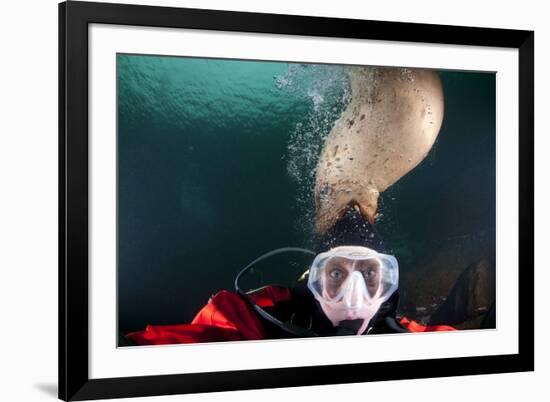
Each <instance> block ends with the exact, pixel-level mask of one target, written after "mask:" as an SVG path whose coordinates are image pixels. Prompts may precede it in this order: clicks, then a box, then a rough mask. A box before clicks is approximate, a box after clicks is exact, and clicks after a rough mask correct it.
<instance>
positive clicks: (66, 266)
mask: <svg viewBox="0 0 550 402" xmlns="http://www.w3.org/2000/svg"><path fill="white" fill-rule="evenodd" d="M91 23H99V24H118V25H133V26H149V27H171V28H192V29H201V30H217V31H230V32H235V31H241V32H256V33H271V34H286V35H306V36H322V37H333V38H355V39H375V40H386V41H403V42H422V43H439V44H455V45H472V46H488V47H507V48H515V49H517V50H518V51H519V97H518V107H519V132H518V135H519V149H518V152H519V233H518V239H519V261H518V269H519V268H521V269H519V273H518V276H519V283H518V287H519V334H518V337H519V338H518V339H519V345H518V353H517V354H510V355H498V356H482V357H461V358H444V359H428V360H413V361H399V362H379V363H361V364H344V365H338V370H334V366H315V367H296V368H273V369H261V370H245V371H229V372H213V373H191V374H173V375H158V376H140V377H124V378H105V379H90V378H89V374H88V367H89V365H88V363H89V360H88V359H89V350H88V346H87V345H88V285H89V283H88V261H89V259H88V257H89V248H88V247H89V245H88V224H89V223H88V219H89V217H88V189H89V187H88V174H89V170H88V25H89V24H91ZM533 155H534V32H532V31H520V30H510V29H493V28H473V27H459V26H446V25H431V24H416V23H401V22H383V21H366V20H350V19H337V18H321V17H308V16H292V15H274V14H256V13H244V12H229V11H211V10H200V9H184V8H171V7H157V6H142V5H122V4H105V3H89V2H78V1H70V2H65V3H61V4H59V398H61V399H63V400H88V399H103V398H118V397H137V396H151V395H169V394H181V393H197V392H213V391H225V390H242V389H254V388H273V387H292V386H306V385H320V384H335V383H352V382H366V381H382V380H398V379H411V378H427V377H446V376H461V375H473V374H489V373H505V372H520V371H532V370H534V346H533V341H534V313H533V312H534V199H533V196H534V162H533Z"/></svg>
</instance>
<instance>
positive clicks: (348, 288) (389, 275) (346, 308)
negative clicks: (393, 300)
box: [308, 246, 399, 335]
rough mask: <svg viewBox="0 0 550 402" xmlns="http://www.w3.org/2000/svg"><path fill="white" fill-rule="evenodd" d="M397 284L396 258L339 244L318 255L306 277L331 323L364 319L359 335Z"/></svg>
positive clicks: (337, 323) (366, 249) (364, 248)
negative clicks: (339, 245)
mask: <svg viewBox="0 0 550 402" xmlns="http://www.w3.org/2000/svg"><path fill="white" fill-rule="evenodd" d="M398 284H399V265H398V263H397V260H396V259H395V257H393V256H391V255H387V254H382V253H378V252H377V251H375V250H372V249H370V248H367V247H360V246H341V247H336V248H333V249H331V250H330V251H327V252H325V253H321V254H318V255H317V256H316V257H315V260H314V261H313V264H312V265H311V268H310V271H309V279H308V288H309V290H310V291H311V292H312V293H313V296H314V297H315V298H316V299H317V301H318V302H319V304H320V305H321V308H322V309H323V312H324V313H325V315H326V316H327V317H328V318H329V320H330V321H331V322H332V324H333V325H334V326H338V325H339V324H340V323H341V322H343V321H347V320H360V319H361V320H363V323H362V325H361V326H360V327H359V329H358V331H357V334H358V335H360V334H362V333H363V332H364V331H365V330H366V329H367V327H368V324H369V322H370V320H371V319H372V317H374V315H375V314H376V312H377V311H378V309H379V308H380V306H381V305H382V303H384V302H385V301H387V300H388V299H389V298H390V296H391V295H392V294H393V293H394V292H395V291H396V290H397V288H398Z"/></svg>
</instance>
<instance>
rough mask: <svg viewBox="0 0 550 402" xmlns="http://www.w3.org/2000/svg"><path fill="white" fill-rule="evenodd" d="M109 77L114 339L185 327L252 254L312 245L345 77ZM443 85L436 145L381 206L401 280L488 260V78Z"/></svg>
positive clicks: (201, 65) (258, 66) (134, 63)
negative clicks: (114, 105)
mask: <svg viewBox="0 0 550 402" xmlns="http://www.w3.org/2000/svg"><path fill="white" fill-rule="evenodd" d="M117 74H118V168H119V171H118V206H119V214H118V233H119V244H118V251H119V255H118V297H119V305H118V311H119V329H120V330H121V331H123V332H127V331H130V330H136V329H141V328H143V327H144V326H145V325H146V324H151V323H155V324H170V323H181V322H186V321H189V320H190V319H192V317H193V316H194V314H195V313H196V311H197V310H198V309H199V308H200V307H201V306H202V305H203V304H204V303H205V302H206V301H207V300H208V298H209V297H210V296H211V295H212V294H213V293H215V292H216V291H218V290H220V289H232V288H233V279H234V276H235V274H236V273H237V272H238V270H239V269H240V268H241V267H242V266H244V265H246V264H247V263H248V262H249V261H250V260H252V259H254V258H255V257H257V256H258V255H260V254H262V253H264V252H266V251H268V250H270V249H273V248H277V247H282V246H286V245H295V246H305V247H312V245H313V237H312V231H311V229H312V226H311V224H312V222H311V216H312V213H313V208H312V204H311V200H312V198H311V196H312V194H311V184H312V179H313V175H314V167H315V163H316V158H317V155H318V153H319V151H320V148H321V146H322V140H323V137H324V136H326V135H327V134H328V132H329V130H330V128H331V125H332V123H333V122H334V120H335V119H336V118H337V117H338V115H339V114H340V112H341V111H342V109H343V108H344V107H345V105H346V102H347V101H348V100H349V99H348V97H349V89H348V82H347V79H346V74H345V69H344V68H343V67H341V66H320V65H298V64H289V63H278V62H250V61H234V60H208V59H192V58H177V57H158V56H138V55H119V56H118V58H117ZM441 78H442V80H443V84H444V91H445V97H446V109H445V119H444V123H443V127H442V129H441V132H440V135H439V138H438V140H437V142H436V144H435V146H434V148H433V149H432V151H431V153H430V155H429V156H428V158H427V159H426V160H425V161H424V162H423V163H422V164H421V165H420V166H419V167H418V168H416V169H415V170H414V171H413V172H411V173H410V174H409V175H407V176H406V177H404V178H403V179H402V180H401V181H399V182H398V183H397V184H396V185H394V186H393V187H392V188H390V189H389V190H388V191H387V192H386V193H385V194H384V195H383V197H382V201H381V207H380V213H381V218H380V220H379V222H378V223H377V227H378V229H379V230H380V231H381V232H382V234H383V237H384V240H385V242H386V245H387V246H388V248H389V249H390V251H391V252H393V253H395V254H396V256H397V257H398V259H399V260H400V263H401V269H402V270H407V269H408V270H414V269H415V264H417V262H418V261H422V259H426V258H428V257H429V256H430V253H433V252H434V250H437V249H439V248H440V247H441V245H442V244H443V245H444V244H445V242H447V243H449V242H455V243H456V242H462V243H464V242H466V243H467V245H470V244H471V247H470V248H473V249H475V250H476V251H475V252H473V253H477V254H480V253H483V252H485V251H487V250H488V251H487V252H489V253H490V252H492V251H491V250H492V249H494V218H495V217H494V213H495V77H494V75H493V74H483V73H461V72H441ZM468 242H469V243H468ZM462 243H461V244H462ZM468 247H469V246H468ZM468 247H466V248H467V249H470V248H468ZM480 248H481V249H483V250H481V251H480V250H478V249H480ZM477 254H476V255H477ZM472 258H474V257H473V256H472Z"/></svg>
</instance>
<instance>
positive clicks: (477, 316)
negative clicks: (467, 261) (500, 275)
mask: <svg viewBox="0 0 550 402" xmlns="http://www.w3.org/2000/svg"><path fill="white" fill-rule="evenodd" d="M494 303H495V267H494V264H492V263H491V262H490V261H489V259H487V258H483V259H481V260H479V261H478V262H476V263H475V264H472V265H470V266H469V267H468V268H466V269H465V270H464V272H463V273H462V274H461V275H460V277H459V278H458V280H457V281H456V284H455V285H454V286H453V288H452V290H451V292H450V294H449V296H448V297H447V300H445V302H444V303H443V304H442V305H441V306H440V307H439V308H438V309H437V311H435V312H434V313H433V314H432V316H431V318H430V321H429V324H430V325H436V324H449V325H457V324H463V328H466V327H472V322H473V323H474V326H473V327H474V328H480V326H481V324H482V322H483V321H484V320H485V323H484V325H485V326H486V327H488V326H491V324H492V325H493V326H494V307H493V306H494ZM490 314H492V315H493V318H492V319H491V318H490V317H489V315H490Z"/></svg>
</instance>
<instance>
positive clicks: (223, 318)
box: [126, 286, 455, 345]
mask: <svg viewBox="0 0 550 402" xmlns="http://www.w3.org/2000/svg"><path fill="white" fill-rule="evenodd" d="M250 298H251V299H252V300H253V301H254V302H255V303H256V304H257V305H258V306H260V307H262V308H270V307H275V306H276V304H277V303H279V302H282V301H288V300H290V299H291V293H290V290H289V289H287V288H282V287H275V286H266V287H265V288H262V289H261V290H259V291H257V292H254V293H252V294H250ZM399 323H400V324H401V325H402V326H403V327H404V328H406V329H407V330H409V331H410V332H429V331H452V330H454V329H455V328H453V327H451V326H448V325H434V326H424V325H421V324H419V323H417V322H415V321H411V320H409V319H407V318H405V317H403V318H401V320H400V321H399ZM126 337H127V338H128V339H130V340H131V341H132V342H134V343H136V344H138V345H165V344H177V343H203V342H221V341H243V340H260V339H267V338H268V333H267V330H266V329H265V327H264V325H263V324H262V322H261V321H260V318H259V317H258V315H257V314H256V312H255V311H254V310H252V308H251V307H250V306H249V305H248V304H247V303H246V302H245V301H244V300H243V299H242V298H241V297H240V296H239V295H238V294H237V293H234V292H229V291H226V290H222V291H221V292H218V293H217V294H216V295H214V296H212V298H211V299H210V300H209V302H208V303H207V304H206V305H205V306H204V307H203V308H202V309H201V310H200V311H199V313H198V314H197V315H196V316H195V318H194V319H193V321H192V322H191V323H190V324H177V325H148V326H147V327H146V328H145V330H143V331H136V332H131V333H129V334H127V335H126Z"/></svg>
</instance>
